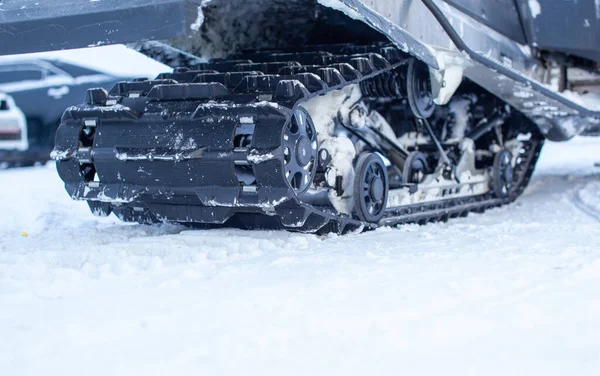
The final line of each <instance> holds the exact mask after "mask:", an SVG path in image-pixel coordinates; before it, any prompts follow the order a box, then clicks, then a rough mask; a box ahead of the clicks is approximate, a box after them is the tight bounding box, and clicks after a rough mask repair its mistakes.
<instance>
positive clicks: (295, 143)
mask: <svg viewBox="0 0 600 376" xmlns="http://www.w3.org/2000/svg"><path fill="white" fill-rule="evenodd" d="M282 146H283V159H284V174H285V179H286V181H287V183H288V184H289V186H290V188H292V189H293V190H294V192H296V194H300V193H303V192H305V191H306V190H307V189H308V188H309V187H310V185H311V183H312V181H313V178H314V176H315V172H316V168H317V155H318V150H319V144H318V141H317V131H316V130H315V126H314V124H313V121H312V119H311V118H310V115H309V114H308V112H306V110H304V109H303V108H297V109H296V110H295V111H294V115H293V116H292V118H291V119H290V121H289V122H288V124H287V126H286V128H285V129H284V131H283V142H282Z"/></svg>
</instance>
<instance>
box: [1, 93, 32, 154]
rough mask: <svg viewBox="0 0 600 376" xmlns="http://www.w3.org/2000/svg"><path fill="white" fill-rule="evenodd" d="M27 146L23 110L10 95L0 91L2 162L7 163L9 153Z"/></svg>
mask: <svg viewBox="0 0 600 376" xmlns="http://www.w3.org/2000/svg"><path fill="white" fill-rule="evenodd" d="M28 147H29V142H28V141H27V122H26V120H25V115H24V114H23V111H21V109H20V108H19V107H17V105H16V104H15V101H14V100H13V98H12V97H11V96H10V95H6V94H4V93H0V156H1V155H2V154H4V156H5V159H6V160H5V161H4V162H6V163H8V162H9V161H8V159H9V154H11V155H13V156H15V155H18V153H21V152H23V151H26V150H27V149H28ZM0 165H2V161H0Z"/></svg>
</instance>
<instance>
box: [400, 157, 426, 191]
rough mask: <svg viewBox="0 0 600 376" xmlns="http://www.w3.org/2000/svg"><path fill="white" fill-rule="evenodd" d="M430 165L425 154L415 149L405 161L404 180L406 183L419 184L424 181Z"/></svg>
mask: <svg viewBox="0 0 600 376" xmlns="http://www.w3.org/2000/svg"><path fill="white" fill-rule="evenodd" d="M428 170H429V165H428V164H427V158H426V157H425V154H423V153H421V152H418V151H413V152H412V153H410V154H408V157H406V161H404V169H402V182H403V183H404V184H419V183H422V182H423V179H424V178H425V175H427V171H428Z"/></svg>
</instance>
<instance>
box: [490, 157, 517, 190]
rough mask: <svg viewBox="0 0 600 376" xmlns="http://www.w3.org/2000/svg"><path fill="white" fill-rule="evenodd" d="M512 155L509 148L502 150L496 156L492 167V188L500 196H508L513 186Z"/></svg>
mask: <svg viewBox="0 0 600 376" xmlns="http://www.w3.org/2000/svg"><path fill="white" fill-rule="evenodd" d="M511 162H512V155H511V154H510V152H509V151H508V150H501V151H500V152H498V153H496V156H495V157H494V167H493V168H492V189H493V190H494V194H495V195H496V196H497V197H500V198H507V197H508V196H509V195H510V193H511V190H512V187H513V177H514V173H513V166H512V164H511Z"/></svg>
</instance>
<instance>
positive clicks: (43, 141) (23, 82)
mask: <svg viewBox="0 0 600 376" xmlns="http://www.w3.org/2000/svg"><path fill="white" fill-rule="evenodd" d="M128 79H131V77H119V76H114V75H111V74H108V73H103V72H100V71H97V70H94V69H91V68H88V67H84V66H80V65H76V64H73V63H69V62H65V61H61V60H55V59H41V58H35V59H34V58H31V59H18V60H2V61H0V92H4V93H7V94H8V95H10V96H11V97H12V98H13V99H14V103H15V104H16V106H13V107H14V108H17V107H18V108H20V109H21V111H22V112H23V114H24V115H25V119H26V130H25V131H24V132H23V133H22V134H24V135H26V137H27V138H26V140H25V141H26V143H25V145H27V146H26V148H25V150H22V151H20V152H18V153H15V152H14V151H11V152H10V153H8V152H6V151H3V150H1V149H0V162H2V161H5V162H6V161H9V162H17V163H18V164H19V165H31V164H34V163H36V162H42V163H44V162H46V161H48V160H49V159H50V151H51V150H52V148H53V147H54V136H55V133H56V129H57V128H58V125H59V123H60V118H61V116H62V114H63V112H64V111H65V109H66V108H67V107H69V106H73V105H76V104H80V103H83V102H84V100H85V93H86V90H87V89H89V88H95V87H103V88H105V89H106V90H110V89H111V88H112V87H113V86H114V85H115V84H116V83H117V82H119V81H123V80H128ZM7 103H8V102H7ZM0 129H1V128H0ZM6 132H8V131H6ZM7 137H8V136H7Z"/></svg>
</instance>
